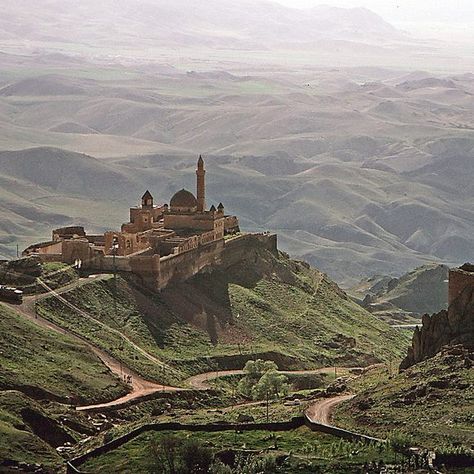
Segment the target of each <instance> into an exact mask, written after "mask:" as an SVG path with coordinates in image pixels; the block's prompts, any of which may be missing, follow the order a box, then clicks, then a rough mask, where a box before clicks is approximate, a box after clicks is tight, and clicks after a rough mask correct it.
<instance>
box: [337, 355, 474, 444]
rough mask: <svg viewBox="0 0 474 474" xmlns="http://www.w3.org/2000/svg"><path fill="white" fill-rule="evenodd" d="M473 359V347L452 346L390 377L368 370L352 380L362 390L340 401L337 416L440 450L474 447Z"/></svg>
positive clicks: (343, 422) (376, 432)
mask: <svg viewBox="0 0 474 474" xmlns="http://www.w3.org/2000/svg"><path fill="white" fill-rule="evenodd" d="M473 363H474V355H473V353H472V350H471V352H469V351H468V350H467V349H464V350H463V349H461V348H459V347H454V348H448V349H445V350H444V351H443V352H442V353H441V354H438V355H437V356H435V357H433V358H432V359H428V360H426V361H424V362H421V363H419V364H417V365H414V366H413V367H411V368H410V369H408V370H406V371H405V372H403V373H401V374H398V375H395V376H394V377H392V378H391V379H387V374H386V372H385V373H382V372H381V370H372V371H371V372H369V373H368V374H366V376H364V377H362V378H359V379H356V380H355V381H354V382H353V389H354V390H355V391H361V393H360V394H359V395H358V396H357V397H356V398H354V399H353V400H352V401H350V402H349V403H346V404H344V405H341V407H340V408H338V409H337V411H336V416H335V419H336V421H337V423H338V424H340V425H341V426H346V427H348V428H349V429H355V430H357V431H361V432H366V433H368V434H372V435H374V436H379V437H386V436H389V435H390V434H391V433H392V432H393V431H397V432H401V433H403V434H404V435H406V436H409V437H411V438H412V442H413V444H420V445H422V446H425V447H429V448H433V449H437V450H439V451H444V450H445V451H448V452H449V451H450V450H454V449H455V447H456V446H458V447H459V446H461V447H464V448H467V449H468V448H472V444H473V443H474V430H473V421H474V418H473V413H472V403H473V400H474V371H473V370H472V367H473Z"/></svg>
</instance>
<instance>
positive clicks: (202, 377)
mask: <svg viewBox="0 0 474 474" xmlns="http://www.w3.org/2000/svg"><path fill="white" fill-rule="evenodd" d="M357 368H358V367H357ZM350 370H352V369H351V368H341V367H338V368H337V374H338V376H339V375H346V374H347V372H349V371H350ZM243 373H244V371H243V370H219V371H214V372H206V373H203V374H198V375H193V376H192V377H189V378H188V379H186V380H185V381H184V383H185V384H186V385H189V386H190V387H192V388H194V389H196V390H208V389H210V388H212V387H211V385H210V384H209V382H210V381H211V380H214V379H216V378H218V377H223V376H225V375H242V374H243ZM280 373H281V374H284V375H291V374H293V375H311V374H332V373H334V367H322V368H320V369H313V370H292V371H280Z"/></svg>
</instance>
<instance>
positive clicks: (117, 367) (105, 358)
mask: <svg viewBox="0 0 474 474" xmlns="http://www.w3.org/2000/svg"><path fill="white" fill-rule="evenodd" d="M82 283H83V282H77V283H76V284H72V285H67V286H66V287H63V288H61V289H60V290H57V291H55V292H54V293H55V294H57V295H58V294H64V293H66V292H67V291H70V290H72V289H73V288H76V287H77V286H79V285H80V284H82ZM51 294H52V293H46V294H42V295H40V296H38V298H37V299H38V300H39V299H44V298H47V297H49V296H51ZM3 304H5V305H6V306H8V307H9V308H10V309H11V310H13V311H15V312H16V313H18V314H20V315H22V316H23V317H25V318H26V319H28V320H30V321H32V322H33V323H35V324H37V325H38V326H40V327H42V328H46V329H49V330H51V331H54V332H56V333H59V334H63V335H67V336H68V337H70V338H73V339H75V340H77V341H78V342H80V343H81V344H82V345H85V346H87V347H88V348H89V349H90V350H91V351H92V352H93V353H94V354H96V355H97V357H99V359H100V360H101V361H102V362H103V363H104V364H105V365H106V366H107V367H108V368H109V369H110V370H111V371H112V372H113V373H114V374H116V375H117V376H118V377H120V378H121V379H123V377H124V376H125V377H126V376H131V377H132V378H131V385H130V388H131V391H130V393H128V394H127V395H125V396H123V397H121V398H118V399H116V400H113V401H110V402H107V403H101V404H97V405H89V406H85V407H77V410H88V409H92V408H106V407H113V406H119V405H122V404H123V403H125V402H127V401H130V400H134V399H137V398H141V397H143V396H146V395H150V394H152V393H156V392H176V391H178V390H182V389H180V388H178V387H169V386H166V385H161V384H158V383H155V382H152V381H149V380H146V379H144V378H143V377H141V376H140V375H138V374H137V373H136V372H135V371H133V370H132V369H130V368H128V367H126V366H125V365H123V364H122V363H120V361H118V360H117V359H115V358H113V357H112V356H110V355H109V354H107V353H106V352H104V351H103V350H101V349H99V348H98V347H96V346H94V345H93V344H91V343H90V342H89V341H87V340H86V339H84V338H83V337H81V336H78V335H76V334H74V333H72V332H70V331H68V330H66V329H64V328H62V327H61V326H58V325H57V324H54V323H52V322H50V321H48V320H47V319H44V318H42V317H41V316H38V315H37V314H36V311H35V297H34V296H29V297H26V298H25V299H24V302H23V304H21V305H15V304H9V303H3Z"/></svg>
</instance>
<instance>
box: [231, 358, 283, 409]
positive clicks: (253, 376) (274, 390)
mask: <svg viewBox="0 0 474 474" xmlns="http://www.w3.org/2000/svg"><path fill="white" fill-rule="evenodd" d="M277 370H278V366H277V365H276V364H275V362H273V361H270V360H266V361H264V360H262V359H258V360H256V361H253V360H250V361H248V362H247V363H246V364H245V367H244V372H245V375H244V377H243V378H242V379H241V381H240V382H239V386H238V387H239V391H240V392H241V393H242V394H244V395H245V396H247V397H252V398H253V399H254V400H265V399H267V398H269V399H275V398H278V397H279V396H281V395H283V394H286V393H288V389H289V387H288V384H287V378H286V377H285V376H284V375H282V374H279V373H278V372H277Z"/></svg>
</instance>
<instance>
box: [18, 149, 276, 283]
mask: <svg viewBox="0 0 474 474" xmlns="http://www.w3.org/2000/svg"><path fill="white" fill-rule="evenodd" d="M205 175H206V171H205V169H204V161H203V159H202V157H201V156H200V157H199V160H198V163H197V170H196V177H197V193H196V196H194V195H193V193H191V192H190V191H187V190H185V189H182V190H181V191H178V192H177V193H176V194H175V195H174V196H173V197H172V198H171V201H170V203H169V205H168V204H163V205H159V206H157V205H155V204H154V202H153V196H152V195H151V193H150V192H149V191H146V192H145V194H144V195H143V197H142V200H141V205H140V206H138V207H132V208H131V209H130V222H127V223H125V224H123V225H122V228H121V231H120V232H115V231H107V232H105V234H103V235H88V234H86V232H85V231H84V228H83V227H64V228H61V229H56V230H53V233H52V240H51V241H49V242H43V243H39V244H35V245H31V246H30V247H28V248H27V249H26V250H25V251H24V252H23V255H24V256H29V255H38V256H39V257H40V258H41V260H43V261H50V262H51V261H59V262H64V263H68V264H71V265H73V264H75V263H76V264H80V265H81V268H83V269H88V270H94V271H103V272H110V271H115V270H117V271H120V272H130V273H131V274H133V275H134V276H135V277H136V279H137V280H138V282H139V283H141V284H143V285H144V286H146V287H148V288H150V289H152V290H155V291H156V290H160V289H162V288H164V287H166V286H167V285H168V284H169V283H171V282H176V281H184V280H186V279H188V278H190V277H191V276H193V275H195V274H196V273H198V272H199V271H201V270H202V269H203V268H205V267H208V266H215V265H219V264H220V263H221V259H222V256H223V254H224V250H225V247H226V239H224V236H229V235H232V234H235V235H238V234H239V232H240V229H239V221H238V218H237V217H236V216H230V215H226V214H225V212H224V206H223V205H222V204H219V205H218V206H217V208H216V207H215V206H211V207H210V208H209V209H206V197H205V194H206V183H205ZM249 238H250V240H253V241H254V242H256V241H258V242H260V244H263V245H265V246H266V247H268V248H269V249H271V250H276V235H273V236H270V235H267V234H250V235H245V236H243V235H240V236H239V237H236V238H234V239H232V240H244V241H247V243H248V242H249ZM234 247H235V242H234Z"/></svg>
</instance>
